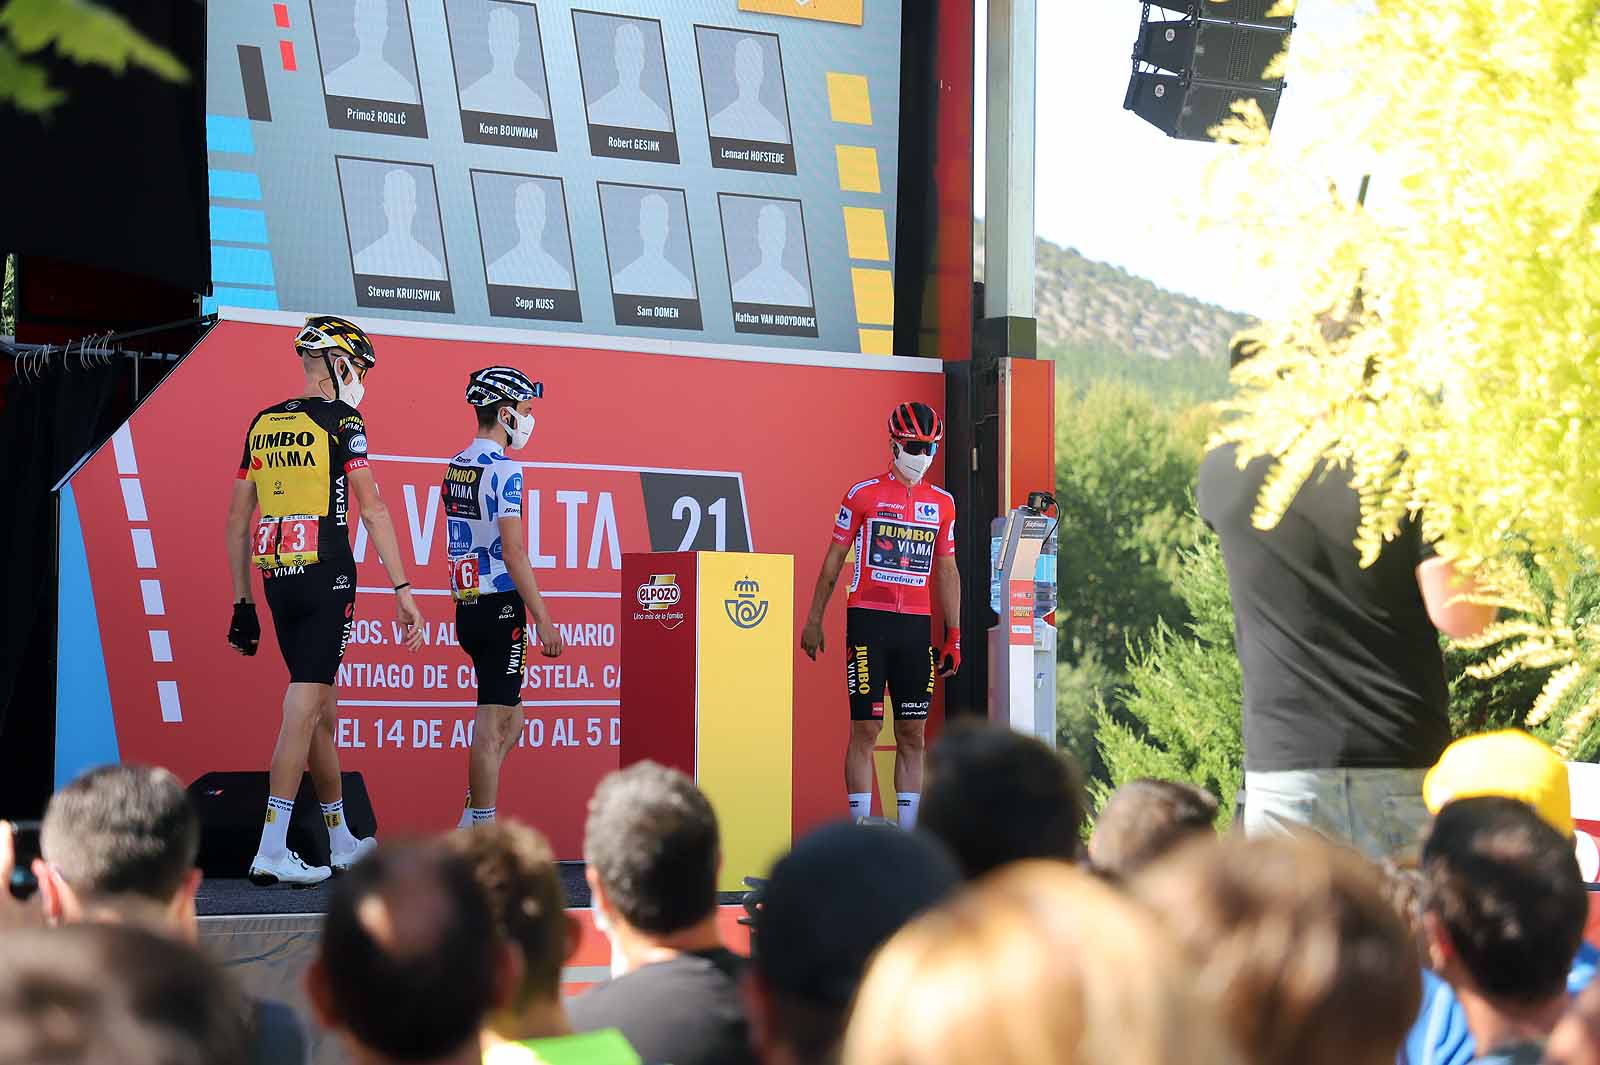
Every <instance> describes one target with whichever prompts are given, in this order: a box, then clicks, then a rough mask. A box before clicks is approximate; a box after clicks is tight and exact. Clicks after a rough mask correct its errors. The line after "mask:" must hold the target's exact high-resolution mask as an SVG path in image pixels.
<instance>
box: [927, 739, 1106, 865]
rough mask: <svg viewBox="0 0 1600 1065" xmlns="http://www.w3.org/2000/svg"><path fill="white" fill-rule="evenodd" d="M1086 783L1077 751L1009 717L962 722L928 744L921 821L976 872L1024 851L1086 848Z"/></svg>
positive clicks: (1045, 853) (1041, 854)
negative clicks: (1013, 725) (1056, 746)
mask: <svg viewBox="0 0 1600 1065" xmlns="http://www.w3.org/2000/svg"><path fill="white" fill-rule="evenodd" d="M1083 818H1084V800H1083V785H1082V783H1081V781H1080V778H1079V774H1078V771H1077V767H1076V766H1074V765H1073V763H1072V760H1071V758H1070V756H1068V755H1064V754H1058V753H1056V752H1055V751H1053V750H1051V749H1050V748H1049V747H1047V746H1045V745H1044V744H1043V743H1040V742H1039V741H1038V740H1036V739H1034V738H1033V737H1031V736H1024V735H1023V734H1022V733H1020V732H1016V731H1014V730H1012V729H1010V728H1006V727H1005V726H1003V725H990V724H988V723H987V722H984V723H982V724H964V723H963V724H959V725H952V726H951V727H950V728H948V729H946V730H945V733H944V735H943V736H941V737H940V738H939V741H938V742H937V743H935V744H934V745H933V748H932V749H931V750H930V751H929V752H928V782H927V786H926V787H925V788H924V790H923V795H922V811H921V813H920V815H919V816H918V819H917V824H918V827H919V828H923V829H926V830H927V831H929V832H931V833H933V834H934V835H935V836H936V837H938V838H939V839H940V840H941V841H942V842H943V843H944V845H945V846H947V847H949V848H950V853H952V854H953V855H955V858H956V862H957V863H958V864H959V865H960V866H961V871H962V873H964V874H965V875H966V876H967V877H968V878H969V879H971V878H974V877H978V876H981V875H983V874H984V873H986V872H988V871H989V870H991V869H995V868H997V867H999V866H1002V865H1005V864H1007V863H1008V862H1015V861H1021V860H1022V859H1024V858H1058V859H1061V860H1062V861H1072V860H1074V859H1076V858H1077V857H1078V854H1079V852H1080V850H1081V847H1082V843H1081V839H1082V832H1083Z"/></svg>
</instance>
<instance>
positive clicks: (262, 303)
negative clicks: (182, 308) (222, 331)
mask: <svg viewBox="0 0 1600 1065" xmlns="http://www.w3.org/2000/svg"><path fill="white" fill-rule="evenodd" d="M211 291H212V293H213V294H212V295H210V296H208V297H206V299H205V301H204V304H206V305H209V307H210V309H209V310H203V313H205V314H210V313H211V312H212V311H214V310H216V309H217V308H218V307H257V308H260V309H261V310H264V311H275V310H277V309H278V293H277V290H276V289H270V288H227V287H224V286H218V287H217V288H214V289H212V290H211Z"/></svg>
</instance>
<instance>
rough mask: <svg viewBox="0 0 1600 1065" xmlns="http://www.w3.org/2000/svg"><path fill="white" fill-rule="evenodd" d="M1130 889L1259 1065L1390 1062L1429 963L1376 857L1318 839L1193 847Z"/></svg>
mask: <svg viewBox="0 0 1600 1065" xmlns="http://www.w3.org/2000/svg"><path fill="white" fill-rule="evenodd" d="M1133 890H1134V893H1135V894H1136V895H1138V896H1139V897H1141V898H1143V899H1144V900H1145V901H1146V902H1147V903H1149V904H1150V905H1151V906H1152V908H1153V909H1154V910H1155V911H1156V912H1158V913H1159V914H1161V916H1162V917H1163V919H1164V920H1165V923H1166V925H1167V927H1168V928H1170V929H1171V930H1172V932H1174V933H1175V934H1176V936H1177V940H1178V944H1177V945H1178V946H1179V947H1180V948H1181V953H1184V954H1186V955H1187V962H1186V964H1188V965H1189V966H1190V967H1191V972H1192V979H1193V981H1194V984H1195V986H1196V987H1197V988H1198V989H1199V990H1200V992H1201V993H1202V994H1203V995H1204V996H1205V997H1206V998H1207V999H1208V1001H1209V1002H1210V1003H1211V1005H1212V1007H1213V1009H1215V1010H1216V1011H1217V1015H1218V1016H1220V1017H1222V1018H1224V1020H1225V1021H1226V1023H1227V1024H1228V1025H1229V1027H1230V1028H1231V1029H1232V1036H1233V1040H1234V1043H1235V1045H1236V1046H1238V1047H1239V1048H1240V1050H1241V1051H1243V1053H1244V1054H1245V1055H1246V1056H1247V1057H1248V1058H1249V1060H1250V1061H1251V1063H1252V1065H1365V1063H1384V1065H1392V1063H1393V1062H1394V1060H1395V1055H1396V1053H1397V1052H1398V1051H1399V1049H1400V1044H1401V1042H1402V1041H1403V1040H1404V1039H1405V1034H1406V1032H1407V1031H1408V1030H1409V1028H1410V1026H1411V1023H1412V1021H1413V1020H1414V1019H1415V1018H1416V1015H1417V1009H1418V1007H1419V1005H1420V1000H1421V979H1422V977H1421V965H1420V962H1419V960H1418V955H1417V949H1416V944H1415V943H1414V942H1413V940H1412V937H1411V933H1410V930H1409V929H1407V928H1406V926H1405V924H1404V923H1403V922H1402V920H1401V918H1400V916H1399V914H1398V913H1397V912H1396V911H1395V909H1394V908H1393V906H1391V905H1390V903H1389V902H1388V900H1387V899H1385V897H1384V895H1383V890H1382V886H1381V880H1380V877H1379V874H1378V870H1377V868H1376V867H1375V866H1373V865H1371V864H1370V863H1368V862H1367V861H1366V860H1364V859H1363V858H1362V857H1361V856H1360V855H1358V854H1356V853H1355V852H1354V851H1350V850H1346V849H1345V848H1343V847H1337V846H1334V845H1332V844H1330V843H1327V842H1325V841H1323V840H1322V839H1320V838H1315V837H1310V836H1298V837H1268V838H1259V839H1242V838H1237V837H1232V838H1229V839H1227V840H1224V841H1222V842H1218V843H1209V844H1195V845H1191V846H1188V847H1185V848H1183V849H1181V850H1179V851H1177V852H1175V853H1174V854H1173V855H1172V857H1170V858H1168V859H1166V860H1164V861H1160V862H1157V863H1156V864H1155V865H1153V866H1151V867H1150V868H1149V869H1147V870H1146V871H1145V872H1144V873H1142V874H1141V875H1140V876H1138V877H1135V878H1134V881H1133Z"/></svg>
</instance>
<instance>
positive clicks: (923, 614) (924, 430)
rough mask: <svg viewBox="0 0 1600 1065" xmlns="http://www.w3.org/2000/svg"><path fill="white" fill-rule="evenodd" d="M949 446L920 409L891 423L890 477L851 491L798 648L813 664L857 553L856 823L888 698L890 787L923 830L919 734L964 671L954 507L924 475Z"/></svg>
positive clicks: (849, 674) (852, 666) (852, 659)
mask: <svg viewBox="0 0 1600 1065" xmlns="http://www.w3.org/2000/svg"><path fill="white" fill-rule="evenodd" d="M942 439H944V422H942V421H941V420H940V419H939V416H938V415H937V414H935V413H934V412H933V408H931V407H929V406H928V405H927V404H925V403H902V404H900V405H899V406H898V407H896V408H895V409H894V411H893V413H891V414H890V415H889V450H890V454H891V456H892V460H893V461H892V463H891V465H890V467H889V471H888V472H887V473H884V474H881V475H879V476H877V477H873V478H871V479H869V480H865V481H862V482H860V483H859V484H856V485H855V486H853V487H852V488H851V489H850V490H849V491H848V492H846V493H845V497H844V501H843V502H842V503H841V504H840V505H839V516H838V518H837V519H835V521H834V526H833V545H832V546H831V547H829V548H828V554H827V557H825V558H824V559H823V560H822V572H821V573H820V574H818V576H817V590H816V593H815V594H814V595H813V596H812V598H811V613H810V614H809V615H808V616H807V617H806V625H805V629H804V630H803V631H802V632H801V634H800V647H801V649H802V650H804V651H805V653H806V654H807V655H809V656H810V657H811V658H812V660H813V661H814V660H815V659H816V657H817V653H818V652H819V651H821V650H823V637H822V615H823V613H824V612H825V611H826V610H827V608H828V600H829V599H830V598H832V596H833V588H834V585H835V584H837V583H838V581H839V573H840V571H841V570H842V569H843V568H844V563H845V556H846V554H847V553H848V552H849V551H850V549H851V547H852V546H854V548H855V568H854V569H853V570H852V572H851V576H850V598H849V602H848V603H847V604H846V605H847V613H846V621H845V643H846V644H847V646H846V648H845V676H846V679H847V681H848V684H849V691H850V743H849V746H848V747H847V748H846V749H845V756H844V782H845V790H846V791H847V792H848V793H849V796H850V816H851V817H858V818H859V817H865V816H867V814H868V813H869V812H870V810H871V808H872V749H873V747H874V746H876V744H877V742H878V733H879V731H880V729H881V728H882V725H883V700H884V689H885V688H886V687H887V689H888V694H889V697H890V700H891V701H892V703H893V705H894V745H895V758H894V790H895V798H896V801H897V805H898V807H899V820H900V826H901V827H902V828H907V829H909V828H912V827H914V826H915V825H916V823H917V806H918V804H919V803H920V802H921V800H922V753H923V747H924V738H923V730H924V728H925V726H926V724H927V720H928V706H929V704H930V702H931V701H932V699H933V686H934V680H935V677H936V676H942V677H948V676H950V675H951V674H953V673H955V671H956V670H957V669H959V668H961V630H960V628H959V627H958V626H959V620H958V619H959V618H960V617H961V574H960V573H959V572H958V571H957V569H956V559H955V552H956V527H955V521H956V503H955V500H954V499H953V498H952V497H951V495H950V493H949V492H946V491H945V490H944V489H943V488H940V487H938V486H937V485H931V484H924V483H923V480H922V478H923V477H924V475H926V474H927V472H928V467H929V466H931V465H932V464H933V456H934V455H935V454H936V453H937V452H938V450H939V441H940V440H942ZM935 579H937V584H938V591H939V606H940V609H941V610H942V611H943V613H944V616H945V619H946V624H945V638H944V644H943V646H941V647H940V648H939V649H938V651H937V652H936V651H935V650H934V648H933V647H932V646H931V645H930V644H929V642H928V638H929V636H930V635H931V633H930V631H929V626H930V619H929V615H930V606H931V598H930V596H929V584H930V583H931V582H934V581H935Z"/></svg>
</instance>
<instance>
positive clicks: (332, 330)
mask: <svg viewBox="0 0 1600 1065" xmlns="http://www.w3.org/2000/svg"><path fill="white" fill-rule="evenodd" d="M294 350H295V352H296V354H300V355H319V356H321V357H322V358H323V359H335V358H338V357H339V356H341V355H342V356H346V357H348V358H349V359H350V361H351V362H352V363H354V364H355V366H356V369H358V370H359V371H360V372H361V373H362V374H365V373H366V372H367V371H368V370H370V369H372V367H373V366H375V365H376V364H377V362H378V355H377V352H375V351H374V350H373V348H372V341H371V340H369V339H368V338H367V334H366V333H365V332H363V331H362V329H361V327H360V326H359V325H356V324H355V323H354V322H352V321H350V320H348V319H345V318H340V317H338V316H337V315H333V314H313V315H312V316H311V317H310V318H307V319H306V324H305V325H304V326H302V327H301V329H300V332H299V334H298V335H297V336H296V337H295V338H294Z"/></svg>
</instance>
